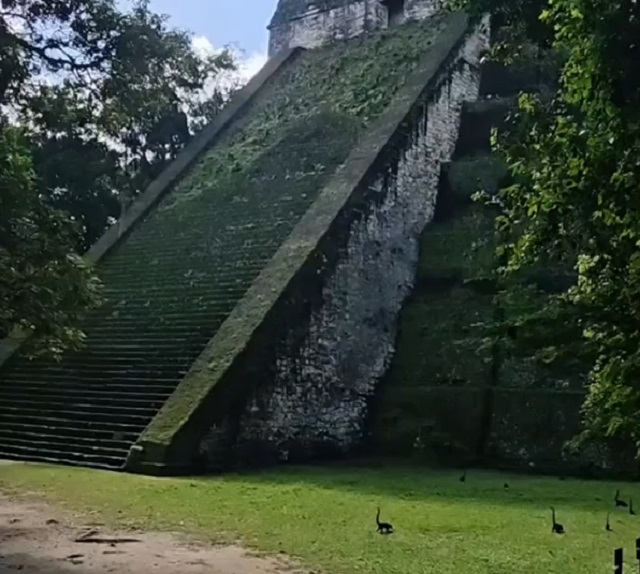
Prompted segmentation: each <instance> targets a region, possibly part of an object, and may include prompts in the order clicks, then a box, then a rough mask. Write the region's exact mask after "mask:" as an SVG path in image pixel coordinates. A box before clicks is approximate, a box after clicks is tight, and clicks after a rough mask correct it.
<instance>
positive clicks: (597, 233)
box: [457, 0, 640, 458]
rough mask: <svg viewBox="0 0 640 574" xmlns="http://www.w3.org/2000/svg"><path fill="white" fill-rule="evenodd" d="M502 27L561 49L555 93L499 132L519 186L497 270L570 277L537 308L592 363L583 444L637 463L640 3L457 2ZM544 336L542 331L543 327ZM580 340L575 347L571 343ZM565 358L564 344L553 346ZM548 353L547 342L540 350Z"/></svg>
mask: <svg viewBox="0 0 640 574" xmlns="http://www.w3.org/2000/svg"><path fill="white" fill-rule="evenodd" d="M457 7H463V8H466V9H468V10H470V11H471V12H472V13H473V14H479V13H481V12H483V11H494V12H497V13H499V14H500V20H501V22H502V23H503V24H504V25H505V29H503V30H502V33H501V35H500V36H501V42H500V43H501V46H498V50H497V51H498V52H502V53H503V54H504V53H505V52H508V51H510V52H511V53H516V54H517V53H519V52H521V50H520V48H521V47H522V46H524V45H525V44H526V43H527V42H528V43H531V42H533V44H534V45H535V46H536V47H537V50H538V53H543V51H544V50H545V49H548V48H550V47H551V48H553V49H554V50H555V52H556V53H558V54H560V55H562V57H563V60H562V62H563V63H562V65H561V70H560V71H561V81H560V85H559V89H558V92H557V93H556V94H555V97H554V98H552V99H551V100H550V101H548V102H545V101H542V100H541V99H540V98H536V97H534V96H522V97H521V98H520V111H519V114H518V115H517V116H516V117H515V118H514V121H513V122H512V124H511V126H510V127H509V128H508V129H507V130H506V131H505V132H504V133H502V134H501V135H499V137H498V139H497V147H498V149H499V150H500V151H501V152H503V153H504V154H505V155H506V157H507V159H508V161H509V164H510V168H511V171H512V174H513V175H514V176H515V181H517V183H516V184H514V185H511V186H509V187H506V188H505V189H503V190H502V192H501V194H500V198H499V199H500V203H501V205H502V214H501V216H500V217H499V218H498V221H497V224H498V229H499V230H500V232H501V233H502V237H503V241H502V245H501V251H502V253H504V255H505V258H506V263H507V264H506V265H505V268H504V269H503V272H504V273H505V274H506V275H513V274H517V273H519V272H522V270H526V269H530V268H531V267H532V266H533V265H536V264H539V262H541V261H546V260H548V259H549V258H552V259H554V260H555V261H557V262H562V263H563V264H565V265H567V266H571V267H573V269H574V271H575V274H576V277H577V280H576V282H575V284H574V285H572V286H571V287H568V288H567V289H566V290H564V291H563V292H562V293H560V294H559V295H558V296H555V297H552V298H551V299H550V301H549V303H548V305H547V306H546V307H545V308H544V309H542V310H541V311H540V312H539V313H537V314H536V317H534V318H533V319H535V320H534V321H533V323H537V324H541V323H544V324H545V326H546V328H547V329H548V330H549V331H550V330H552V329H557V328H560V327H563V328H564V327H566V326H567V325H569V326H570V327H571V328H572V329H573V330H574V332H577V333H579V337H578V340H577V341H575V340H574V341H568V343H571V344H572V351H573V352H575V351H576V348H578V349H579V352H580V353H581V354H582V356H584V357H585V358H588V359H589V360H590V361H591V365H592V370H591V382H590V385H589V394H588V398H587V400H586V402H585V404H584V407H583V415H584V416H583V420H584V430H583V432H582V433H581V435H580V436H579V437H577V440H576V442H575V444H580V443H581V442H584V441H588V440H603V439H604V440H612V441H622V442H623V443H625V444H629V445H633V446H635V448H636V451H637V455H638V457H639V458H640V416H639V415H640V376H639V375H640V201H639V198H640V195H639V189H640V162H639V161H638V158H639V157H640V106H639V105H638V104H639V103H640V102H639V99H640V89H639V88H640V74H638V73H637V71H636V69H635V67H636V66H637V62H638V61H639V59H638V58H639V57H640V43H638V42H637V39H638V38H639V37H640V5H638V3H637V2H635V0H606V1H605V0H554V1H553V2H545V1H542V0H519V1H516V2H511V1H509V2H507V1H506V0H461V1H460V2H457ZM549 331H548V332H549ZM576 343H577V345H576ZM551 350H552V351H553V352H554V353H555V354H556V356H562V352H563V350H565V351H566V348H565V345H564V344H563V343H562V342H561V341H555V342H554V344H553V346H552V349H551ZM549 351H550V349H549V347H547V349H546V352H547V353H548V352H549Z"/></svg>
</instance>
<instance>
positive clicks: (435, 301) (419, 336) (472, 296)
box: [390, 288, 493, 387]
mask: <svg viewBox="0 0 640 574" xmlns="http://www.w3.org/2000/svg"><path fill="white" fill-rule="evenodd" d="M492 313H493V298H492V296H490V295H481V294H479V293H476V292H474V291H472V290H470V289H464V288H456V289H454V290H453V291H451V292H450V293H447V294H441V295H434V294H416V295H415V296H414V297H413V298H412V299H411V300H410V301H409V303H407V305H406V306H405V308H404V309H403V311H402V314H401V319H400V325H399V332H398V338H397V350H396V355H395V358H394V361H393V365H392V367H391V370H390V378H391V379H392V380H393V381H394V384H397V385H400V386H411V387H420V386H438V385H453V386H460V385H465V386H483V385H485V384H486V383H487V380H488V377H489V373H490V364H489V355H488V352H487V351H486V350H485V349H484V347H483V345H482V343H483V340H482V337H483V325H484V324H485V323H487V322H488V321H490V319H491V315H492Z"/></svg>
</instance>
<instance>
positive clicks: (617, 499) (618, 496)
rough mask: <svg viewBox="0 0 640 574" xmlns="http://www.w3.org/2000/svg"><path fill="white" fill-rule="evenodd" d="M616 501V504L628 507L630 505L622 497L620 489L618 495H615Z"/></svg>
mask: <svg viewBox="0 0 640 574" xmlns="http://www.w3.org/2000/svg"><path fill="white" fill-rule="evenodd" d="M613 500H614V502H615V503H616V506H623V507H625V508H626V507H627V506H629V505H628V504H627V503H626V502H625V501H624V500H622V499H621V498H620V491H619V490H616V495H615V496H614V497H613Z"/></svg>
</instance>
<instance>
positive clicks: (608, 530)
mask: <svg viewBox="0 0 640 574" xmlns="http://www.w3.org/2000/svg"><path fill="white" fill-rule="evenodd" d="M609 516H611V513H610V512H607V523H606V524H605V525H604V529H605V530H606V531H607V532H611V523H610V522H609Z"/></svg>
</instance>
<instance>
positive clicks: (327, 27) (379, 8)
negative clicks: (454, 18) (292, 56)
mask: <svg viewBox="0 0 640 574" xmlns="http://www.w3.org/2000/svg"><path fill="white" fill-rule="evenodd" d="M278 10H281V8H280V7H279V8H278ZM298 10H299V11H297V12H292V13H290V12H287V13H286V16H283V17H281V18H276V17H274V20H273V21H272V23H271V25H270V37H269V55H270V56H272V55H274V54H276V53H277V52H279V51H280V50H283V49H285V48H289V47H297V46H302V47H305V48H316V47H318V46H320V45H322V44H324V43H325V42H328V41H331V40H342V39H345V38H353V37H356V36H360V35H361V34H363V33H366V32H367V31H371V30H376V29H380V28H386V27H387V25H388V10H387V8H386V7H385V6H384V5H383V4H382V3H381V2H380V0H353V1H350V2H343V3H335V2H332V3H320V2H318V3H306V4H304V5H303V6H302V7H300V8H299V9H298ZM440 10H442V0H407V1H406V4H405V18H407V19H416V20H419V19H424V18H427V17H429V16H433V15H434V14H436V13H437V12H439V11H440ZM276 14H278V11H277V12H276Z"/></svg>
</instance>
